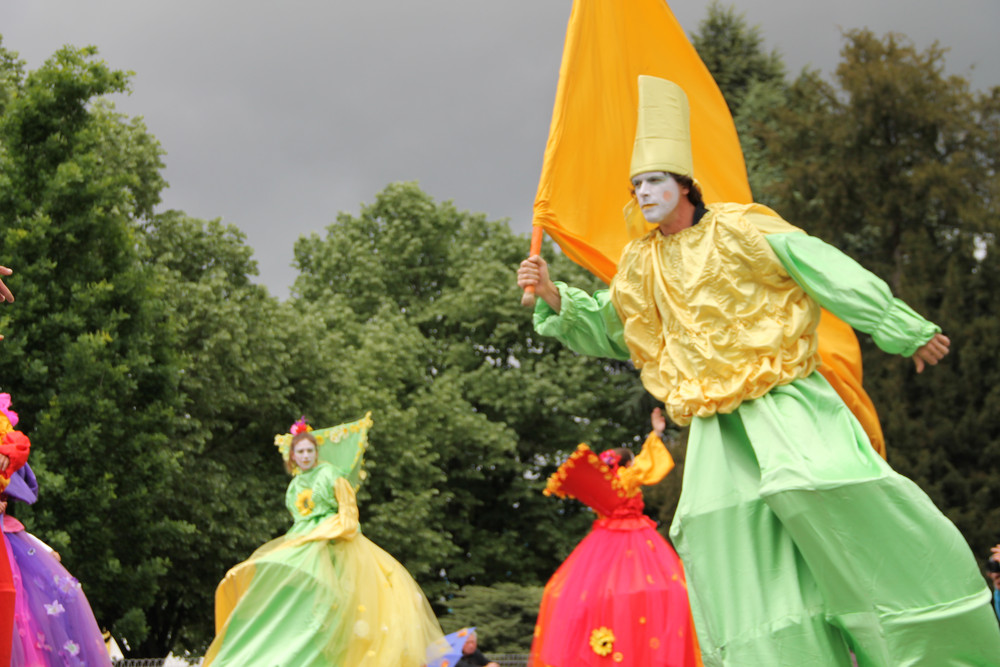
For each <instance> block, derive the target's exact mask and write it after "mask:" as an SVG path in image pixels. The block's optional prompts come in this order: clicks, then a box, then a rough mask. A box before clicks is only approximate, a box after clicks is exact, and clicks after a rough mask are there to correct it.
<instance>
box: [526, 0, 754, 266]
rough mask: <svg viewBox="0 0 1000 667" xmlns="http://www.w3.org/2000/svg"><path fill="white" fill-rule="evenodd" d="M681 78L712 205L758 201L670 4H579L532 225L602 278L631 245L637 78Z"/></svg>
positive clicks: (589, 0)
mask: <svg viewBox="0 0 1000 667" xmlns="http://www.w3.org/2000/svg"><path fill="white" fill-rule="evenodd" d="M640 74H649V75H652V76H658V77H661V78H664V79H670V80H671V81H674V82H675V83H677V84H678V85H680V86H681V88H683V89H684V91H685V92H686V93H687V96H688V100H689V103H690V106H691V144H692V151H693V153H694V174H695V177H696V178H697V179H698V181H699V182H700V184H701V186H702V190H703V193H704V196H705V201H707V202H713V201H732V202H745V203H749V202H750V201H752V198H751V195H750V185H749V184H748V182H747V175H746V167H745V166H744V161H743V152H742V151H741V150H740V142H739V138H738V137H737V135H736V127H735V126H734V125H733V119H732V116H731V115H730V113H729V108H728V107H727V106H726V101H725V100H724V99H723V97H722V93H721V92H720V91H719V87H718V86H717V85H716V84H715V80H714V79H713V78H712V75H711V73H709V71H708V68H706V67H705V64H704V63H703V62H702V61H701V58H700V57H699V56H698V53H697V51H695V49H694V47H693V46H692V45H691V42H689V41H688V39H687V37H686V36H685V35H684V31H683V30H682V29H681V26H680V24H679V23H678V22H677V19H675V18H674V15H673V13H672V12H671V11H670V8H669V7H668V6H667V3H666V2H664V1H663V0H627V1H622V0H576V2H575V3H574V4H573V11H572V14H571V15H570V19H569V28H568V30H567V34H566V46H565V47H564V49H563V60H562V67H561V69H560V73H559V87H558V89H557V91H556V102H555V108H554V110H553V112H552V125H551V128H550V130H549V141H548V145H547V146H546V147H545V160H544V162H543V166H542V177H541V181H540V182H539V185H538V194H537V196H536V197H535V210H534V219H533V221H532V222H533V224H535V225H538V226H540V227H542V228H543V229H545V231H546V232H548V233H549V236H551V237H552V238H553V239H555V241H556V242H557V243H558V244H559V247H560V248H562V250H563V252H565V253H566V254H567V255H568V256H569V257H571V258H572V259H573V260H574V261H576V262H577V263H579V264H580V265H581V266H583V267H584V268H586V269H588V270H589V271H591V272H592V273H594V274H595V275H597V276H598V277H600V278H601V279H602V280H604V281H605V282H609V281H610V280H611V276H613V275H614V273H615V266H616V265H617V263H618V258H619V255H620V254H621V251H622V248H624V247H625V244H626V243H627V242H628V241H629V238H628V234H627V232H626V229H625V224H624V222H623V216H622V209H623V208H624V207H625V205H626V204H627V203H628V202H629V200H630V198H631V197H630V194H629V189H628V169H629V161H630V159H631V157H632V141H633V139H634V138H635V123H636V106H637V101H638V94H639V93H638V83H637V81H638V78H639V75H640Z"/></svg>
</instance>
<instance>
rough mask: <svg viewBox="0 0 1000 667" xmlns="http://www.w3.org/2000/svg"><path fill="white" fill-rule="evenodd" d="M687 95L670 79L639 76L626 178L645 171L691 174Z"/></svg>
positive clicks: (692, 162) (692, 166)
mask: <svg viewBox="0 0 1000 667" xmlns="http://www.w3.org/2000/svg"><path fill="white" fill-rule="evenodd" d="M690 126H691V120H690V111H689V109H688V100H687V95H685V94H684V90H683V89H682V88H681V87H680V86H678V85H677V84H676V83H674V82H673V81H667V80H666V79H660V78H658V77H655V76H646V75H642V76H640V77H639V112H638V115H637V117H636V128H635V144H634V145H633V146H632V165H631V167H630V168H629V177H630V178H631V177H633V176H635V175H637V174H644V173H646V172H647V171H669V172H671V173H674V174H679V175H681V176H691V177H693V176H694V160H693V158H692V157H691V135H690V133H689V131H688V128H689V127H690Z"/></svg>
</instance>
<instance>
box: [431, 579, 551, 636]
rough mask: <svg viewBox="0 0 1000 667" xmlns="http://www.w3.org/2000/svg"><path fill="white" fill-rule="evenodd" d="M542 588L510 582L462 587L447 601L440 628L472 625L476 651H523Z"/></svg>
mask: <svg viewBox="0 0 1000 667" xmlns="http://www.w3.org/2000/svg"><path fill="white" fill-rule="evenodd" d="M542 590H543V589H542V587H541V586H523V585H521V584H514V583H499V584H495V585H493V586H465V587H463V588H462V589H461V590H459V591H457V592H456V593H455V595H454V596H453V597H452V598H451V600H449V601H448V606H449V609H448V616H447V617H446V618H445V619H444V620H442V623H441V629H442V630H444V632H445V633H451V632H455V631H456V630H460V629H462V628H468V627H475V628H476V638H477V639H478V640H479V650H481V651H483V652H486V653H527V652H528V651H530V650H531V640H532V639H533V638H534V635H535V618H536V617H537V616H538V607H539V605H541V603H542Z"/></svg>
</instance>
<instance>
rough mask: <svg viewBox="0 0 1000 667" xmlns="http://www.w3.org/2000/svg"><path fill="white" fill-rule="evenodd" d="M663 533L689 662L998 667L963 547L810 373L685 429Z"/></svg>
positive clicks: (998, 640) (983, 600)
mask: <svg viewBox="0 0 1000 667" xmlns="http://www.w3.org/2000/svg"><path fill="white" fill-rule="evenodd" d="M685 468H686V469H685V474H684V491H683V493H682V497H681V501H680V504H679V507H678V511H677V515H676V518H675V521H674V526H673V528H672V537H673V538H674V542H675V545H676V546H677V550H678V552H679V553H680V555H681V558H682V559H683V560H684V565H685V570H686V571H687V575H688V582H689V592H690V597H691V602H692V608H693V611H694V613H695V624H696V626H697V628H698V635H699V641H700V642H701V647H702V651H703V654H704V658H705V664H706V665H711V666H716V665H718V666H726V667H729V666H735V665H740V666H744V665H746V666H748V667H749V666H753V665H768V666H774V665H819V666H824V665H830V666H834V665H838V666H839V665H850V659H849V657H848V655H847V647H848V646H850V648H851V649H852V650H853V651H854V652H855V653H856V654H857V658H858V663H859V666H860V667H867V666H875V665H879V666H883V665H884V666H889V665H893V666H895V665H908V666H917V665H923V666H927V667H930V666H932V665H933V666H934V667H941V666H953V665H954V666H957V665H970V666H971V665H994V664H998V663H1000V631H998V630H997V624H996V620H995V618H994V617H993V614H992V610H991V608H990V607H989V594H988V592H987V590H986V587H985V584H984V582H983V579H982V577H981V576H980V575H979V571H978V568H977V566H976V563H975V559H974V558H973V556H972V554H971V552H970V551H969V548H968V546H967V545H966V543H965V540H964V539H963V538H962V536H961V535H960V534H959V532H958V530H957V529H956V528H955V527H954V525H952V524H951V522H950V521H948V520H947V519H946V518H945V517H944V516H943V515H942V514H941V513H940V512H939V511H938V510H937V508H935V507H934V505H933V503H931V501H930V500H929V499H928V498H927V496H926V495H925V494H924V493H923V492H922V491H920V490H919V488H917V487H916V485H914V484H913V483H912V482H910V481H909V480H907V479H905V478H903V477H901V476H899V475H898V474H896V473H895V472H893V471H892V470H891V468H889V466H888V465H887V464H886V463H885V462H884V461H883V460H882V459H881V458H879V457H878V455H877V454H875V453H874V451H873V450H872V449H871V447H870V445H869V444H868V441H867V438H866V437H865V436H864V433H863V432H862V431H861V429H860V427H859V426H858V424H857V422H856V420H854V418H853V416H852V415H850V413H849V411H848V410H847V409H846V407H844V406H843V404H842V403H841V402H840V400H839V398H837V397H836V395H835V393H834V392H833V390H832V389H831V388H830V387H829V385H828V384H827V383H826V381H825V380H823V379H822V378H821V377H820V376H819V375H818V374H814V375H813V376H811V377H810V378H807V379H805V380H799V381H797V382H795V383H793V384H791V385H786V386H783V387H779V388H776V389H774V390H772V391H771V392H770V393H769V394H768V395H767V396H765V397H763V398H761V399H757V400H755V401H748V402H746V403H744V404H743V405H742V406H741V407H740V408H739V410H738V411H737V412H735V413H733V414H730V415H717V416H715V417H711V418H706V419H699V420H696V423H694V424H692V429H691V437H690V440H689V444H688V458H687V462H686V466H685Z"/></svg>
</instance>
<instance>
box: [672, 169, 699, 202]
mask: <svg viewBox="0 0 1000 667" xmlns="http://www.w3.org/2000/svg"><path fill="white" fill-rule="evenodd" d="M667 173H668V174H670V175H671V176H673V177H674V180H675V181H677V184H678V185H680V186H681V187H682V188H687V189H688V201H689V202H691V203H692V204H693V205H694V207H695V208H698V207H702V208H704V207H705V200H704V198H703V197H702V196H701V188H700V187H698V184H697V183H695V182H694V179H693V178H691V177H690V176H681V175H680V174H675V173H673V172H671V171H668V172H667Z"/></svg>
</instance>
